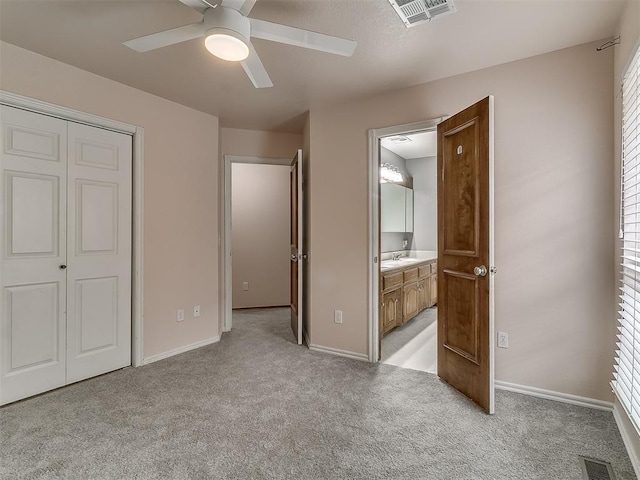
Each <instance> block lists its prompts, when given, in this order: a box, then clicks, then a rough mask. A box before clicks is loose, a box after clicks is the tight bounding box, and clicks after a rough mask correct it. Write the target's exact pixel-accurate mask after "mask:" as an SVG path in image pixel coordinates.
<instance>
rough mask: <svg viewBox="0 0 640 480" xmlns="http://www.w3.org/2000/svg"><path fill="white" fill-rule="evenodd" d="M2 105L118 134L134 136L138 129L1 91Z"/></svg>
mask: <svg viewBox="0 0 640 480" xmlns="http://www.w3.org/2000/svg"><path fill="white" fill-rule="evenodd" d="M0 103H2V104H4V105H9V106H10V107H15V108H20V109H22V110H29V111H30V112H35V113H40V114H44V115H49V116H52V117H56V118H61V119H63V120H70V121H72V122H76V123H82V124H85V125H89V126H92V127H100V128H104V129H107V130H112V131H114V132H118V133H126V134H129V135H134V134H135V133H136V131H137V129H138V127H137V126H135V125H130V124H128V123H122V122H118V121H115V120H110V119H108V118H104V117H99V116H97V115H93V114H91V113H85V112H81V111H79V110H74V109H72V108H67V107H63V106H60V105H55V104H53V103H47V102H43V101H41V100H36V99H33V98H29V97H24V96H22V95H18V94H16V93H11V92H7V91H4V90H0Z"/></svg>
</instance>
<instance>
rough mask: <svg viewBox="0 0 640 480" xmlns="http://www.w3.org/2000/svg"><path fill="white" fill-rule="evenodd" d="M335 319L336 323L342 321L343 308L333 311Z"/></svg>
mask: <svg viewBox="0 0 640 480" xmlns="http://www.w3.org/2000/svg"><path fill="white" fill-rule="evenodd" d="M333 321H334V323H342V310H334V311H333Z"/></svg>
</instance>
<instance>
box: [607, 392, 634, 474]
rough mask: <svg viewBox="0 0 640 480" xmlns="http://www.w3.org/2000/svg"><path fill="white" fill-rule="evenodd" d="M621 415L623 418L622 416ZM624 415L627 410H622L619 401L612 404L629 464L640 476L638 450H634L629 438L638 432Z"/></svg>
mask: <svg viewBox="0 0 640 480" xmlns="http://www.w3.org/2000/svg"><path fill="white" fill-rule="evenodd" d="M623 416H624V417H625V418H623ZM626 417H627V412H625V411H624V409H623V407H622V406H621V405H620V403H616V404H614V406H613V418H615V420H616V424H617V425H618V430H619V431H620V436H621V437H622V442H623V443H624V446H625V448H626V449H627V453H628V454H629V459H630V460H631V465H632V466H633V470H634V471H635V473H636V477H638V478H640V460H639V458H638V456H639V455H640V452H637V451H636V450H635V448H634V442H633V441H632V440H631V438H632V436H638V434H637V432H636V431H635V429H634V428H633V425H632V423H631V420H630V419H627V418H626Z"/></svg>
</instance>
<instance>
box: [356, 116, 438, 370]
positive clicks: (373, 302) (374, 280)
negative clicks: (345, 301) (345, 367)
mask: <svg viewBox="0 0 640 480" xmlns="http://www.w3.org/2000/svg"><path fill="white" fill-rule="evenodd" d="M446 118H447V117H439V118H434V119H431V120H425V121H422V122H415V123H406V124H404V125H396V126H392V127H384V128H375V129H370V130H369V131H368V132H367V136H368V143H369V197H368V198H369V200H368V201H369V208H368V214H369V218H368V228H367V233H368V234H367V236H368V250H367V251H368V254H369V261H368V262H367V265H368V267H367V274H368V277H369V280H368V282H367V294H368V302H367V304H368V310H369V311H368V314H367V316H368V333H367V344H368V352H369V354H368V356H367V358H368V360H369V361H370V362H371V363H376V362H377V361H378V353H379V352H378V335H379V332H378V305H379V303H380V299H379V298H378V297H379V290H378V287H379V286H378V283H379V281H378V280H379V279H378V262H379V258H378V256H379V255H380V238H379V229H380V226H379V225H378V223H379V218H380V213H379V209H380V206H379V199H378V195H379V187H378V186H379V175H380V173H379V168H380V158H379V156H380V151H379V148H378V146H379V142H380V139H381V138H382V137H388V136H389V135H399V134H402V135H406V134H409V133H415V132H421V131H425V130H433V129H434V128H436V127H437V125H438V124H439V123H440V122H442V121H443V120H445V119H446Z"/></svg>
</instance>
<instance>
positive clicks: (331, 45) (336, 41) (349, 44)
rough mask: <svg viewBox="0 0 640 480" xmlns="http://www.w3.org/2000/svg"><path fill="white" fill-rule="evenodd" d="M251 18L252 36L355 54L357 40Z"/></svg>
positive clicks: (346, 54)
mask: <svg viewBox="0 0 640 480" xmlns="http://www.w3.org/2000/svg"><path fill="white" fill-rule="evenodd" d="M225 1H226V0H225ZM249 20H251V36H252V37H256V38H261V39H263V40H271V41H272V42H280V43H286V44H287V45H294V46H296V47H303V48H310V49H311V50H318V51H320V52H327V53H334V54H336V55H342V56H345V57H350V56H351V55H353V52H354V50H355V49H356V46H357V45H358V43H357V42H354V41H352V40H345V39H344V38H338V37H332V36H331V35H324V34H323V33H316V32H311V31H309V30H302V29H301V28H295V27H289V26H287V25H280V24H278V23H271V22H267V21H264V20H258V19H255V18H250V19H249Z"/></svg>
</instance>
